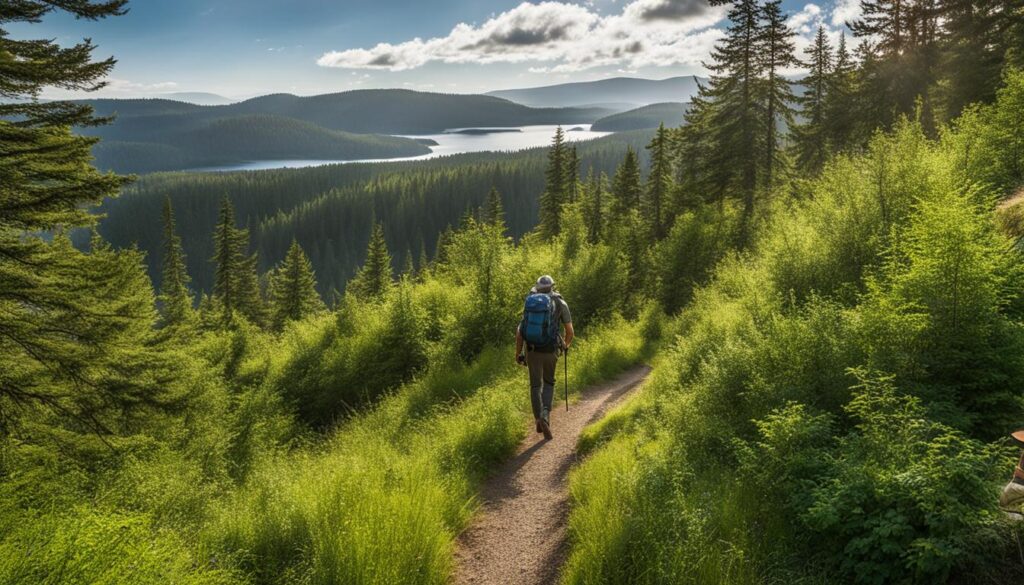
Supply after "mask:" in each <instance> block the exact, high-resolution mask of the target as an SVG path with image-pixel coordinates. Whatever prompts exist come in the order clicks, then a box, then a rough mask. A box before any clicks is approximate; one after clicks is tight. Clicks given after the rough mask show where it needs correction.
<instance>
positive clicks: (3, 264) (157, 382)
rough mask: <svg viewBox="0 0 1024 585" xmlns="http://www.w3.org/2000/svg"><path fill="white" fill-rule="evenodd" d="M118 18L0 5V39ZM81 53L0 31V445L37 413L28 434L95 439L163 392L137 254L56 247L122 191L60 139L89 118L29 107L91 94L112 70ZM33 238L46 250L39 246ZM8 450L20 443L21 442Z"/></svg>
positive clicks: (98, 8)
mask: <svg viewBox="0 0 1024 585" xmlns="http://www.w3.org/2000/svg"><path fill="white" fill-rule="evenodd" d="M124 5H125V2H123V1H105V2H90V1H88V0H76V1H68V2H45V1H35V0H19V1H17V2H4V3H3V4H2V7H0V27H6V26H7V25H8V23H15V25H16V26H26V25H29V24H31V23H35V22H39V21H40V20H41V19H42V18H43V17H44V16H45V15H46V14H47V13H49V12H51V11H54V10H61V11H64V12H66V13H68V14H70V15H72V16H75V17H78V18H86V19H91V20H97V19H101V18H104V17H108V16H114V15H118V14H122V13H123V11H124ZM26 30H27V29H26ZM94 48H95V47H94V46H93V45H92V44H91V42H90V41H88V40H86V41H84V42H82V43H79V44H77V45H74V46H71V47H66V48H65V47H61V46H59V45H57V44H56V43H55V42H53V41H52V40H45V39H44V40H29V41H21V40H13V39H11V38H9V36H8V32H7V30H5V29H4V28H0V152H2V153H3V154H2V156H0V159H2V164H0V332H2V333H0V432H5V431H11V430H12V429H14V428H15V427H21V422H22V421H23V418H22V417H23V416H26V415H28V414H30V413H39V412H40V411H45V412H46V413H47V415H48V416H49V418H48V417H47V416H43V417H38V416H37V417H36V421H37V423H43V422H51V421H57V423H58V424H62V425H64V427H65V428H66V429H67V430H70V431H72V432H82V431H91V432H95V433H100V434H106V433H109V432H112V431H114V430H116V428H117V427H118V426H119V425H120V424H121V422H122V421H124V419H126V418H128V417H130V416H132V415H133V414H135V413H137V412H138V411H139V410H141V409H145V408H149V407H155V406H161V405H163V404H164V403H165V401H166V400H167V392H168V391H167V389H166V388H167V386H166V384H165V382H166V381H167V379H168V378H166V377H165V373H166V372H163V371H162V370H159V369H156V364H155V363H154V361H155V360H156V359H157V356H156V355H155V354H154V353H153V352H152V350H151V349H150V346H149V343H148V342H149V340H150V338H151V336H152V331H151V328H152V326H153V324H154V321H155V318H156V313H155V308H154V304H153V291H152V287H151V286H150V284H149V280H148V279H147V278H146V275H145V272H144V271H143V269H142V257H141V254H140V253H139V252H137V251H134V250H126V251H122V252H118V251H114V250H112V249H111V248H110V247H109V246H106V245H105V244H104V243H103V242H102V241H101V240H99V239H98V238H94V239H93V245H92V246H91V251H90V252H89V253H83V252H80V251H78V250H76V249H75V248H74V247H73V246H72V245H71V243H70V241H69V240H68V238H67V237H65V236H64V235H63V233H64V230H68V229H71V228H73V227H78V226H90V225H92V224H93V222H94V221H95V217H94V216H93V215H92V214H91V213H90V207H92V206H94V205H96V204H98V203H100V202H101V201H102V200H103V199H104V198H106V197H116V196H117V194H118V191H119V190H120V188H121V187H122V186H123V185H124V184H125V183H126V178H125V177H119V176H116V175H113V174H109V173H100V172H98V171H97V170H96V169H95V168H94V167H92V166H91V165H90V161H91V160H92V154H91V152H90V150H91V148H92V146H93V145H94V144H96V142H97V139H96V138H91V137H83V136H79V135H76V134H73V133H72V129H73V128H81V127H86V126H95V125H97V124H100V123H102V122H103V120H99V119H96V118H94V117H93V115H92V113H93V111H92V108H91V107H90V106H89V105H87V104H84V103H70V102H58V101H55V102H40V101H36V98H37V97H38V96H39V94H40V92H41V90H42V89H43V88H44V87H56V88H60V89H66V90H72V91H76V90H77V91H93V90H97V89H100V88H102V87H103V86H104V85H105V83H104V82H103V81H102V80H103V78H105V77H106V76H107V74H108V73H109V72H110V70H111V68H112V67H113V66H114V60H113V59H106V60H103V61H95V62H94V61H92V51H93V50H94ZM11 98H13V99H11ZM47 232H50V233H56V237H54V238H53V239H52V241H47V238H44V237H42V234H44V233H47ZM162 372H163V373H162ZM42 428H43V427H42V425H40V424H33V425H32V431H40V430H41V429H42ZM21 430H22V431H24V430H25V429H24V428H22V429H21ZM21 440H22V441H24V442H27V441H31V440H32V438H31V432H28V431H26V432H23V433H22V434H21ZM60 441H61V444H69V445H70V444H72V443H73V441H72V440H69V437H67V436H64V437H61V438H60Z"/></svg>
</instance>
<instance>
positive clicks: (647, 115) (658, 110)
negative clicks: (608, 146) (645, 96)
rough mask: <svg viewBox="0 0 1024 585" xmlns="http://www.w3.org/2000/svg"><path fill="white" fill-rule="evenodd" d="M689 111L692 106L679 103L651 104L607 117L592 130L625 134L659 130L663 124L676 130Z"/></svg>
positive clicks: (595, 124)
mask: <svg viewBox="0 0 1024 585" xmlns="http://www.w3.org/2000/svg"><path fill="white" fill-rule="evenodd" d="M689 109H690V104H682V103H677V102H668V103H662V104H650V105H647V106H641V107H639V108H636V109H635V110H629V111H628V112H620V113H618V114H612V115H610V116H605V117H604V118H601V119H600V120H598V121H596V122H594V125H593V126H591V127H590V129H591V130H594V131H597V132H624V131H627V130H647V129H650V128H657V127H658V126H659V125H660V124H662V123H664V124H665V126H667V127H669V128H674V127H676V126H681V125H682V124H683V118H684V117H685V116H686V112H687V111H688V110H689Z"/></svg>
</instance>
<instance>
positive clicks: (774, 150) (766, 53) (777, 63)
mask: <svg viewBox="0 0 1024 585" xmlns="http://www.w3.org/2000/svg"><path fill="white" fill-rule="evenodd" d="M762 12H763V15H764V16H763V18H764V26H763V29H762V32H761V41H760V45H761V57H762V59H763V63H762V65H761V68H762V70H763V71H764V75H765V80H764V92H765V95H764V97H763V98H762V100H763V103H764V108H765V120H764V124H765V126H764V127H765V139H764V156H763V157H762V160H763V161H764V184H765V187H766V188H767V189H769V190H771V189H773V188H774V186H775V179H776V174H775V173H776V169H777V167H778V164H779V161H780V158H781V157H780V153H781V150H782V149H781V148H780V147H779V124H780V123H782V124H784V125H786V126H787V127H792V126H793V110H792V107H791V106H790V104H791V103H792V102H793V90H792V87H791V86H790V82H789V80H788V79H786V78H785V77H784V76H783V75H782V71H784V70H785V69H787V68H788V67H790V66H792V65H795V64H796V63H797V59H796V57H795V56H794V54H793V50H794V49H793V34H794V33H793V31H792V30H790V28H789V27H788V26H787V25H786V19H785V17H784V16H783V14H782V0H771V1H770V2H768V3H766V4H765V5H764V8H763V9H762Z"/></svg>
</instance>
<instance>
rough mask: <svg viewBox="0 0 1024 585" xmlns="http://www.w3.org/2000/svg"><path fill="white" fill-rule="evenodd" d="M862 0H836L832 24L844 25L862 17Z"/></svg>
mask: <svg viewBox="0 0 1024 585" xmlns="http://www.w3.org/2000/svg"><path fill="white" fill-rule="evenodd" d="M860 14H861V11H860V0H836V3H835V6H833V8H832V26H843V25H844V24H845V23H847V22H851V21H854V20H857V19H858V18H860Z"/></svg>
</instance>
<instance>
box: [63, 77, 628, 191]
mask: <svg viewBox="0 0 1024 585" xmlns="http://www.w3.org/2000/svg"><path fill="white" fill-rule="evenodd" d="M81 102H82V103H88V104H90V105H92V106H93V108H94V109H95V110H96V113H97V114H98V115H101V116H110V115H113V116H116V119H115V121H114V122H113V123H112V124H110V125H108V126H100V127H97V128H83V129H82V130H81V131H82V132H83V133H85V134H90V135H94V136H99V137H100V138H102V139H103V140H104V143H101V144H100V146H98V147H97V148H96V150H95V151H94V152H95V153H96V154H97V157H98V159H97V162H98V164H100V165H101V167H103V168H111V169H114V170H117V171H120V172H150V171H155V170H174V169H182V168H189V167H199V166H210V165H218V164H224V163H225V162H233V161H242V160H270V159H275V158H282V154H283V153H285V152H289V153H292V154H291V155H290V156H291V157H295V158H318V159H344V160H351V159H361V158H397V157H404V156H412V155H417V154H425V153H427V152H429V150H428V149H427V148H426V147H425V146H424V145H423V144H420V143H419V142H416V141H415V140H411V139H407V138H396V137H393V136H380V135H382V134H407V135H416V134H434V133H438V132H442V131H444V130H447V129H450V128H472V127H482V126H490V127H494V126H526V125H534V124H588V123H592V122H594V121H595V120H597V119H598V118H601V117H603V116H605V115H607V114H609V113H611V112H612V110H609V109H605V108H594V107H590V108H530V107H527V106H523V105H521V104H516V103H513V102H510V101H508V100H505V99H501V98H497V97H493V96H482V95H459V94H440V93H424V92H416V91H411V90H405V89H371V90H356V91H348V92H342V93H333V94H324V95H316V96H309V97H300V96H295V95H291V94H271V95H265V96H260V97H256V98H252V99H249V100H245V101H242V102H238V103H234V104H228V105H220V106H200V105H195V104H191V103H186V102H183V101H177V100H168V99H131V100H117V99H96V100H81ZM226 120H231V121H232V122H231V123H225V121H226ZM338 133H344V134H338ZM278 135H281V136H284V137H286V140H284V142H285V143H284V144H281V143H280V142H281V141H278V140H275V139H274V136H278ZM374 135H377V136H374ZM211 145H216V146H211ZM129 159H130V160H131V162H130V163H127V162H124V161H127V160H129ZM186 164H187V166H182V165H186Z"/></svg>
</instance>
